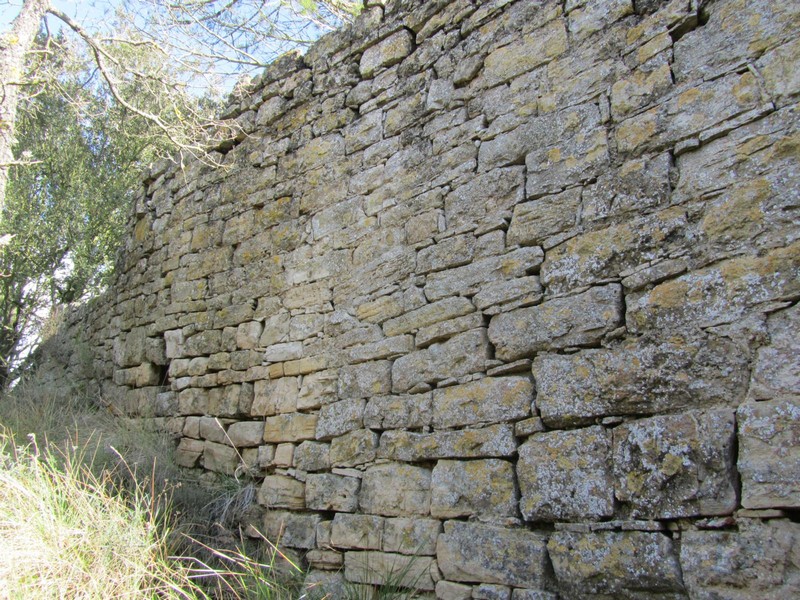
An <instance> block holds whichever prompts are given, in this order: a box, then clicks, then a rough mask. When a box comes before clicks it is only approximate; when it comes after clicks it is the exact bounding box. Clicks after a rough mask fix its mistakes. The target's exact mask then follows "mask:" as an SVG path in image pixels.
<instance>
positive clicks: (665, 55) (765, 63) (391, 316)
mask: <svg viewBox="0 0 800 600" xmlns="http://www.w3.org/2000/svg"><path fill="white" fill-rule="evenodd" d="M798 98H800V4H798V3H796V2H774V1H771V0H716V1H702V0H700V1H698V0H672V1H667V0H636V1H632V0H567V1H566V2H562V1H546V0H543V1H536V2H533V1H525V0H516V1H514V0H492V1H486V2H479V1H477V0H434V1H428V2H421V1H411V0H397V1H388V2H386V3H385V5H383V4H382V3H377V2H371V3H368V6H367V8H366V9H365V12H364V14H363V15H362V16H361V17H360V18H359V19H358V21H357V22H356V23H355V24H354V25H353V26H352V27H350V28H348V29H345V30H342V31H339V32H336V33H334V34H331V35H329V36H327V37H325V38H323V39H322V40H321V41H320V42H319V43H318V44H317V45H316V46H314V47H313V48H312V49H311V50H310V51H309V53H308V54H307V55H306V56H305V57H297V56H287V57H284V58H283V59H282V60H280V61H279V62H278V63H277V64H275V65H273V66H272V67H271V68H269V69H268V70H267V71H266V72H265V73H264V74H263V76H261V77H259V78H258V80H257V81H255V82H254V83H253V86H252V89H251V90H250V91H249V92H248V93H247V95H246V96H244V98H243V99H242V100H241V101H237V103H235V104H234V105H233V106H232V107H231V108H230V110H229V114H228V116H229V117H231V118H235V119H237V120H238V122H239V123H240V124H241V125H242V126H243V128H244V130H245V131H246V133H247V135H246V136H242V139H240V140H238V142H237V143H236V144H234V145H232V146H231V147H229V148H222V149H220V153H219V158H220V160H222V161H224V163H225V168H220V169H214V168H211V167H209V166H207V165H204V164H201V163H196V162H195V163H190V164H188V165H187V167H186V168H185V169H184V170H181V169H178V168H176V167H164V168H161V169H155V170H154V171H153V173H152V177H151V178H150V179H149V180H148V181H147V182H146V184H145V188H146V189H145V191H144V192H143V193H142V196H141V197H140V199H139V201H138V202H137V205H136V214H135V219H134V223H133V227H132V233H131V236H130V238H129V239H128V240H127V242H126V248H125V252H124V254H123V255H122V258H121V261H120V277H119V281H118V283H117V285H116V286H115V287H114V289H113V290H112V291H111V292H109V294H107V295H106V296H105V297H103V298H101V299H98V300H97V301H95V302H93V303H91V304H89V305H87V306H85V307H83V308H82V309H80V310H79V311H78V312H75V313H72V314H71V315H70V316H69V317H68V324H67V326H66V328H65V329H64V330H63V331H62V333H61V334H60V336H59V337H57V338H56V339H54V340H53V341H52V342H51V343H50V345H49V347H48V349H47V350H46V352H45V354H46V356H47V357H48V359H49V363H48V364H49V372H50V373H51V374H52V375H53V376H60V375H59V373H60V374H61V375H66V374H69V376H71V377H73V378H75V377H77V378H79V379H80V378H81V377H82V378H84V379H89V378H91V377H94V378H95V379H96V382H97V384H98V385H99V386H100V387H101V388H102V393H103V397H104V398H106V399H107V400H108V401H109V402H112V403H113V404H114V405H115V406H116V407H117V408H118V409H119V410H121V411H122V412H124V413H125V414H127V415H129V416H134V417H139V418H154V419H155V420H156V422H158V423H160V424H161V425H163V426H164V427H166V428H168V429H170V430H171V431H172V432H174V433H175V435H176V436H177V437H178V438H179V443H178V455H179V459H180V462H181V464H182V465H183V466H185V467H187V468H198V469H200V468H202V469H206V470H210V471H215V472H219V473H223V474H228V475H233V474H238V475H242V476H249V477H253V478H254V479H255V481H256V482H258V484H259V493H258V498H257V506H255V507H253V509H252V510H251V515H250V519H249V525H250V527H251V528H252V529H255V528H257V529H259V530H260V531H262V532H264V533H265V534H266V535H268V536H271V537H277V536H280V541H281V543H282V544H283V545H284V546H286V547H288V548H293V549H295V550H297V551H299V552H302V553H303V554H304V556H305V560H306V561H307V563H308V564H309V566H310V568H311V575H310V579H311V580H314V581H320V582H323V583H324V584H325V585H327V586H330V587H329V589H334V590H335V589H336V585H340V584H342V582H343V581H344V580H347V581H349V582H355V583H379V582H381V581H382V580H383V579H384V577H385V573H386V571H389V570H391V569H395V570H396V571H397V570H399V569H405V570H404V571H403V572H404V574H405V577H406V583H411V582H412V581H413V582H414V584H415V585H416V586H418V587H420V588H422V589H423V590H427V591H428V592H430V593H431V594H435V595H436V596H437V597H439V598H447V599H460V598H476V599H485V600H489V599H505V600H508V599H511V600H533V599H555V598H565V599H566V598H665V599H666V598H669V599H673V598H675V599H677V598H698V599H700V598H702V599H711V598H715V599H716V598H753V597H764V598H795V597H798V595H800V544H798V540H799V539H800V524H798V512H797V511H798V509H800V342H799V341H798V340H800V308H799V307H798V305H797V301H798V299H800V225H799V224H800V178H799V177H798V174H800V168H799V165H798V157H799V156H800V127H799V126H798V123H799V120H800V115H799V114H798ZM75 338H78V339H79V340H80V341H79V342H78V343H79V347H80V348H81V349H82V350H81V351H76V350H74V348H75V346H74V345H70V344H74V342H70V341H68V340H70V339H73V340H74V339H75ZM59 344H61V345H59ZM59 365H60V366H59Z"/></svg>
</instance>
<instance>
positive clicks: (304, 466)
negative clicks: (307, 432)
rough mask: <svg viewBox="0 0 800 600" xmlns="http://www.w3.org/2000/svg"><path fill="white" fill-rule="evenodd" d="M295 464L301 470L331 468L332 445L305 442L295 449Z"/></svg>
mask: <svg viewBox="0 0 800 600" xmlns="http://www.w3.org/2000/svg"><path fill="white" fill-rule="evenodd" d="M294 466H295V467H297V468H298V469H300V470H301V471H308V472H314V471H326V470H328V469H330V468H331V460H330V445H328V444H323V443H320V442H303V443H302V444H300V445H299V446H297V448H295V450H294Z"/></svg>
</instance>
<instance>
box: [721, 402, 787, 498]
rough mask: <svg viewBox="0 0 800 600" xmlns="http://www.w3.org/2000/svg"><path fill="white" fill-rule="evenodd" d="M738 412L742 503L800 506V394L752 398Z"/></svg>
mask: <svg viewBox="0 0 800 600" xmlns="http://www.w3.org/2000/svg"><path fill="white" fill-rule="evenodd" d="M736 416H737V421H738V424H739V464H738V467H739V474H740V476H741V480H742V506H744V507H745V508H798V507H800V398H794V399H788V398H787V399H786V400H772V401H769V402H748V403H746V404H742V405H741V406H740V407H739V410H738V411H737V413H736Z"/></svg>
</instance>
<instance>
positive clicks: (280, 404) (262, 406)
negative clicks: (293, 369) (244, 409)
mask: <svg viewBox="0 0 800 600" xmlns="http://www.w3.org/2000/svg"><path fill="white" fill-rule="evenodd" d="M299 385H300V380H299V378H297V377H281V378H279V379H260V380H258V381H256V382H255V384H254V386H253V393H254V396H253V405H252V406H251V408H250V414H251V415H252V416H254V417H271V416H273V415H277V414H281V413H290V412H294V411H296V410H297V398H298V392H299Z"/></svg>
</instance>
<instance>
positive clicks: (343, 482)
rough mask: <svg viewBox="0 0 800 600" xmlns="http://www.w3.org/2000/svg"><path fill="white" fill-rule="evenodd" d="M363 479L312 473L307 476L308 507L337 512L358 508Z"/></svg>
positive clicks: (347, 511)
mask: <svg viewBox="0 0 800 600" xmlns="http://www.w3.org/2000/svg"><path fill="white" fill-rule="evenodd" d="M360 486H361V480H360V479H358V478H357V477H345V476H342V475H334V474H332V473H319V474H310V475H308V477H306V507H307V508H309V509H311V510H327V511H335V512H337V513H339V512H343V513H349V512H355V511H356V510H357V509H358V489H359V487H360Z"/></svg>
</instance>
